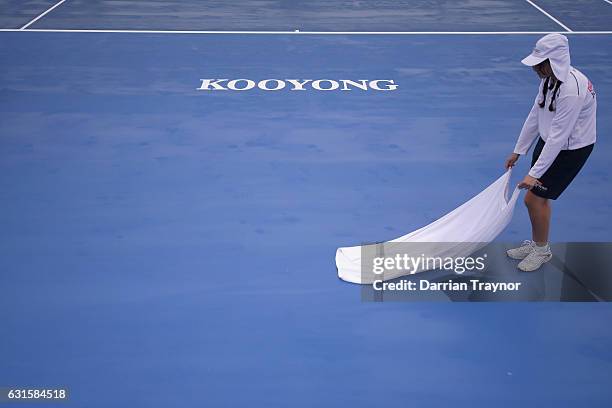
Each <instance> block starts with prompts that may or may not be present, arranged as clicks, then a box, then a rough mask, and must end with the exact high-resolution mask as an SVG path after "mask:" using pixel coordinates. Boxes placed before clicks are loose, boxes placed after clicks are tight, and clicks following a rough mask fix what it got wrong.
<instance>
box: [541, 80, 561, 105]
mask: <svg viewBox="0 0 612 408" xmlns="http://www.w3.org/2000/svg"><path fill="white" fill-rule="evenodd" d="M549 84H550V86H549ZM561 84H562V82H561V81H559V80H557V82H556V84H554V83H552V82H551V81H550V77H547V78H546V81H544V86H543V87H542V100H541V101H540V102H538V105H539V106H540V108H544V106H546V94H547V93H548V91H549V90H550V89H553V88H555V90H554V91H553V96H552V98H551V99H550V105H548V110H549V111H551V112H554V111H555V109H556V108H555V105H554V102H555V99H557V94H558V93H559V87H561Z"/></svg>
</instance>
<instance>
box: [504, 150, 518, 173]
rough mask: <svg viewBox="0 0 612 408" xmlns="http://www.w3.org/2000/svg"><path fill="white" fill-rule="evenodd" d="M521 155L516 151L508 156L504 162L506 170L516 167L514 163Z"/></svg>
mask: <svg viewBox="0 0 612 408" xmlns="http://www.w3.org/2000/svg"><path fill="white" fill-rule="evenodd" d="M519 157H521V156H520V155H518V154H516V153H512V154H511V155H510V156H508V158H507V159H506V161H505V163H504V168H505V169H506V170H508V169H509V168H511V167H514V163H516V161H517V160H518V159H519Z"/></svg>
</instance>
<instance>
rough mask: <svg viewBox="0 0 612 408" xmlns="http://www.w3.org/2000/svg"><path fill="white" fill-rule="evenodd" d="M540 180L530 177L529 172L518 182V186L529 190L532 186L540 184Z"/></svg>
mask: <svg viewBox="0 0 612 408" xmlns="http://www.w3.org/2000/svg"><path fill="white" fill-rule="evenodd" d="M541 185H542V183H540V180H538V179H537V178H535V177H531V176H530V175H529V174H528V175H526V176H525V178H524V179H523V181H521V182H520V183H519V184H518V188H522V189H527V190H531V189H532V188H533V187H534V186H541Z"/></svg>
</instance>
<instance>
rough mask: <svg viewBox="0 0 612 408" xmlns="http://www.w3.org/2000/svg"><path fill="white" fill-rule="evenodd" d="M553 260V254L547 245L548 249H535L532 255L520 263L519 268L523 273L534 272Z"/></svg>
mask: <svg viewBox="0 0 612 408" xmlns="http://www.w3.org/2000/svg"><path fill="white" fill-rule="evenodd" d="M551 259H552V252H551V251H550V247H549V246H548V245H546V248H533V250H532V251H531V253H529V255H527V256H526V257H525V259H523V260H522V261H521V262H519V264H518V268H519V269H520V270H521V271H525V272H533V271H535V270H536V269H538V268H539V267H540V266H542V265H544V264H545V263H546V262H548V261H550V260H551Z"/></svg>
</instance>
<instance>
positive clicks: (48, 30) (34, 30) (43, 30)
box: [0, 28, 612, 35]
mask: <svg viewBox="0 0 612 408" xmlns="http://www.w3.org/2000/svg"><path fill="white" fill-rule="evenodd" d="M0 32H22V33H124V34H265V35H536V34H550V33H552V32H557V33H560V34H572V35H580V34H612V31H200V30H87V29H74V30H73V29H54V28H30V29H27V30H23V29H15V28H0Z"/></svg>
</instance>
